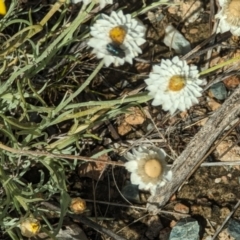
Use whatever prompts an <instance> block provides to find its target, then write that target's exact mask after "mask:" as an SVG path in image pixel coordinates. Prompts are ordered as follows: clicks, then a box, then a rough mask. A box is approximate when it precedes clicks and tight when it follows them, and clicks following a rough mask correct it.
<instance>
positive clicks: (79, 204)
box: [70, 197, 86, 214]
mask: <svg viewBox="0 0 240 240" xmlns="http://www.w3.org/2000/svg"><path fill="white" fill-rule="evenodd" d="M70 209H71V211H72V212H74V213H75V214H81V213H83V212H84V210H85V209H86V202H85V200H83V199H82V198H80V197H77V198H73V199H72V201H71V205H70Z"/></svg>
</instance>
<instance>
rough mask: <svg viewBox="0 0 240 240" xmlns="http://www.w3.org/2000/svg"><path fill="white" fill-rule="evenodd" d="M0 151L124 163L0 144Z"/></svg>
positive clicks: (24, 154)
mask: <svg viewBox="0 0 240 240" xmlns="http://www.w3.org/2000/svg"><path fill="white" fill-rule="evenodd" d="M0 149H2V150H5V151H8V152H11V153H15V154H18V155H21V156H33V157H51V158H66V159H71V160H75V159H78V160H82V161H87V162H101V163H104V164H109V165H114V166H123V165H124V163H121V162H113V161H106V160H103V159H101V158H98V159H95V158H90V157H83V156H75V155H69V154H53V153H50V152H46V151H30V150H23V149H15V148H11V147H8V146H6V145H4V144H2V143H1V142H0Z"/></svg>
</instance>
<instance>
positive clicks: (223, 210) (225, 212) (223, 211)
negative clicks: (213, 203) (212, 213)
mask: <svg viewBox="0 0 240 240" xmlns="http://www.w3.org/2000/svg"><path fill="white" fill-rule="evenodd" d="M220 213H221V215H220V218H223V219H225V218H226V217H227V216H228V215H229V214H230V210H229V209H228V208H227V207H223V208H221V209H220Z"/></svg>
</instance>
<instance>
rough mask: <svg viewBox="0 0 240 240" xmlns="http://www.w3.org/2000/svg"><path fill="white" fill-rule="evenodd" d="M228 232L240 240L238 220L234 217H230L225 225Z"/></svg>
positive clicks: (236, 239) (239, 223)
mask: <svg viewBox="0 0 240 240" xmlns="http://www.w3.org/2000/svg"><path fill="white" fill-rule="evenodd" d="M227 230H228V233H229V234H230V235H231V236H232V237H234V238H235V240H240V222H239V221H237V220H235V219H230V220H229V222H228V227H227Z"/></svg>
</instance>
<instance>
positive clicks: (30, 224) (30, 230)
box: [19, 217, 41, 237]
mask: <svg viewBox="0 0 240 240" xmlns="http://www.w3.org/2000/svg"><path fill="white" fill-rule="evenodd" d="M19 227H20V230H21V234H22V235H23V236H24V237H33V236H35V235H37V234H38V233H39V231H40V228H41V225H40V222H39V221H38V220H37V219H36V218H32V217H30V218H26V219H24V220H23V221H22V222H21V223H20V226H19Z"/></svg>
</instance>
